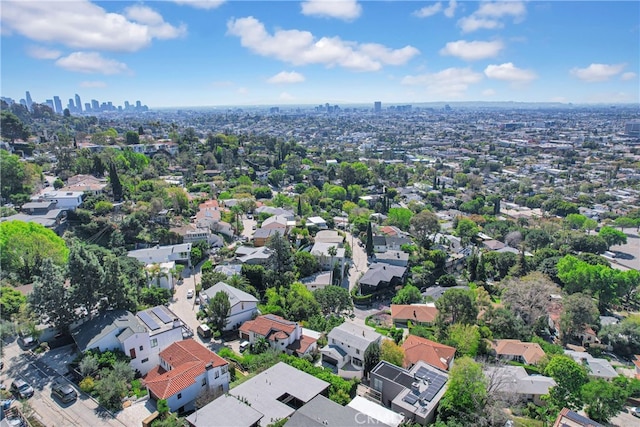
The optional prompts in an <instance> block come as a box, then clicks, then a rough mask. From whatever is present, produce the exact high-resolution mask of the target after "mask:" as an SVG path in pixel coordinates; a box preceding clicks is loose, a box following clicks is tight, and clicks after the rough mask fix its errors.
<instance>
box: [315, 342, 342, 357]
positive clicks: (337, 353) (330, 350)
mask: <svg viewBox="0 0 640 427" xmlns="http://www.w3.org/2000/svg"><path fill="white" fill-rule="evenodd" d="M320 351H321V352H322V354H326V355H327V356H329V357H332V358H334V359H336V360H339V359H342V358H343V357H344V356H346V355H347V353H345V352H344V350H342V349H341V348H340V347H338V346H337V345H333V344H327V345H325V346H324V347H322V348H321V349H320Z"/></svg>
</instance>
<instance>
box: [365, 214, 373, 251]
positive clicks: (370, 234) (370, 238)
mask: <svg viewBox="0 0 640 427" xmlns="http://www.w3.org/2000/svg"><path fill="white" fill-rule="evenodd" d="M365 250H366V252H367V256H368V257H372V256H373V231H372V230H371V221H369V222H368V223H367V241H366V243H365Z"/></svg>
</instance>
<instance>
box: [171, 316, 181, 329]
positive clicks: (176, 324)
mask: <svg viewBox="0 0 640 427" xmlns="http://www.w3.org/2000/svg"><path fill="white" fill-rule="evenodd" d="M180 326H182V322H180V319H178V318H177V317H176V318H175V319H173V327H174V328H179V327H180Z"/></svg>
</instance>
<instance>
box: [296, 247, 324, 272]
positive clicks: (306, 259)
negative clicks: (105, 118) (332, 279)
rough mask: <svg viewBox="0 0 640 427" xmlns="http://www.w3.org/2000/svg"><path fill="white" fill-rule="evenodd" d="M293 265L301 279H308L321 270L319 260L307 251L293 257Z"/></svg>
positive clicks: (299, 252) (297, 253)
mask: <svg viewBox="0 0 640 427" xmlns="http://www.w3.org/2000/svg"><path fill="white" fill-rule="evenodd" d="M293 263H294V265H295V267H296V270H297V271H298V273H299V275H300V277H308V276H311V275H312V274H313V273H315V272H317V271H318V270H319V269H320V265H319V263H318V259H317V258H316V257H315V256H313V255H311V253H309V252H307V251H298V252H296V253H295V254H294V256H293Z"/></svg>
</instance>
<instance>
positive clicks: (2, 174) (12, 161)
mask: <svg viewBox="0 0 640 427" xmlns="http://www.w3.org/2000/svg"><path fill="white" fill-rule="evenodd" d="M39 178H40V173H39V170H37V168H34V165H33V164H30V163H26V162H23V161H22V160H21V159H20V157H19V156H16V155H15V154H9V152H8V151H7V150H0V196H2V198H4V199H5V200H12V198H15V197H22V196H24V198H25V199H27V200H28V196H29V195H30V194H31V191H32V186H33V184H34V183H35V182H36V180H37V179H39ZM27 200H25V201H27Z"/></svg>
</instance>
